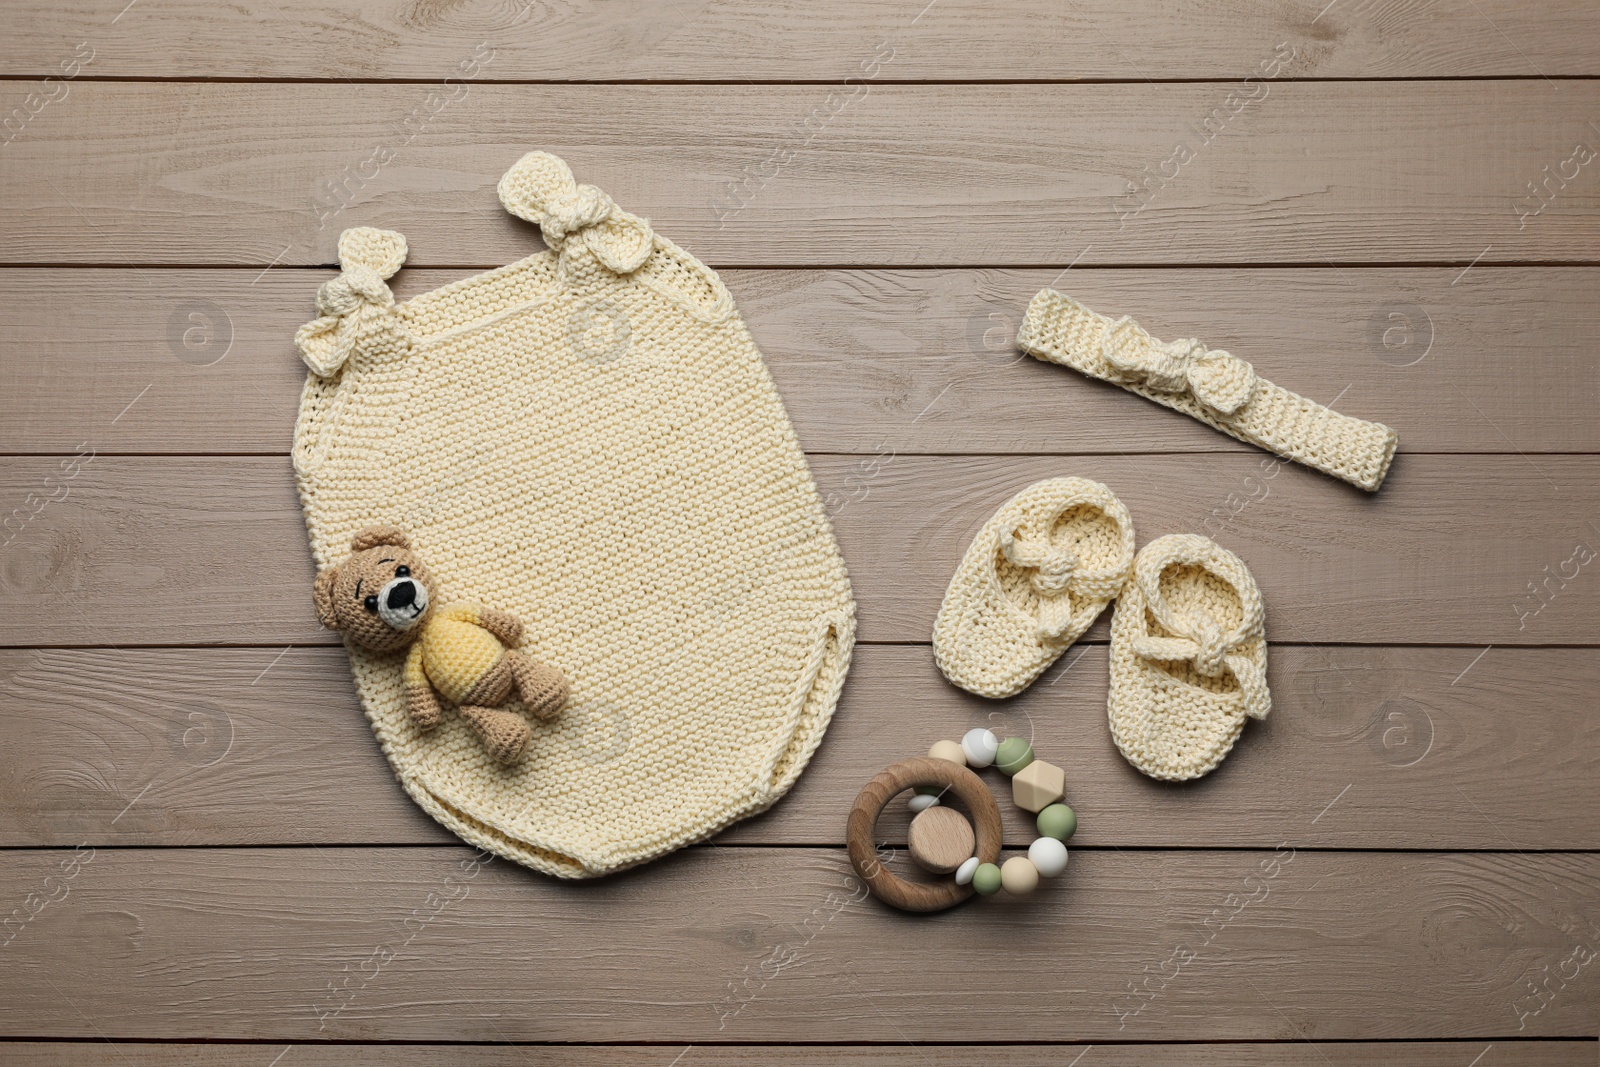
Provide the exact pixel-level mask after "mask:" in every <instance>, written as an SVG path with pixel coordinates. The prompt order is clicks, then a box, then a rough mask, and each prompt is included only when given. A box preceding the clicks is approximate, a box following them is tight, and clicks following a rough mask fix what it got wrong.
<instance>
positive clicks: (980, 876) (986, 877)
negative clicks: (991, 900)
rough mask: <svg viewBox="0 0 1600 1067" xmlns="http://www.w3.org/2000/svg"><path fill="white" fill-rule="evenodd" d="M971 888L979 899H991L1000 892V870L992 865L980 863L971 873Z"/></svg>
mask: <svg viewBox="0 0 1600 1067" xmlns="http://www.w3.org/2000/svg"><path fill="white" fill-rule="evenodd" d="M972 888H974V889H976V890H977V891H978V895H979V896H981V897H992V896H994V895H995V894H996V893H998V892H1000V868H999V867H996V866H995V865H994V864H992V863H980V864H978V869H977V870H975V871H973V872H972Z"/></svg>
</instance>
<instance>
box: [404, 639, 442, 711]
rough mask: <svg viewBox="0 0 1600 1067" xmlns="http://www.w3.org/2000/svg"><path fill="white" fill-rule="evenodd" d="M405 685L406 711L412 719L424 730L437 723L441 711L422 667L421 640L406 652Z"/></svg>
mask: <svg viewBox="0 0 1600 1067" xmlns="http://www.w3.org/2000/svg"><path fill="white" fill-rule="evenodd" d="M405 686H406V711H407V712H409V713H410V715H411V719H412V721H413V722H415V723H416V724H417V725H418V726H420V727H422V728H423V729H424V730H429V729H432V728H433V727H435V726H437V725H439V719H440V717H441V715H442V714H443V713H442V711H441V709H440V708H439V698H438V697H436V696H435V695H434V693H433V683H432V682H430V681H428V672H427V671H425V670H423V668H422V642H421V641H418V642H417V643H416V644H414V645H412V646H411V651H410V652H408V653H406V669H405Z"/></svg>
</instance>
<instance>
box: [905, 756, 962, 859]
mask: <svg viewBox="0 0 1600 1067" xmlns="http://www.w3.org/2000/svg"><path fill="white" fill-rule="evenodd" d="M935 758H936V759H937V758H938V757H935ZM973 843H974V838H973V835H972V824H971V823H969V822H967V818H966V816H964V815H962V814H961V813H960V812H959V811H956V810H955V809H954V808H946V807H938V808H929V809H928V810H927V811H925V812H923V813H922V814H920V815H918V816H917V817H916V818H915V819H912V820H911V832H910V834H909V836H908V837H907V838H906V848H907V849H908V850H909V851H910V852H911V859H912V860H913V861H914V862H915V863H916V865H917V866H919V867H921V868H922V869H923V870H927V871H932V872H933V873H935V874H949V873H950V872H951V871H953V870H955V869H956V868H957V867H960V866H961V864H962V863H963V862H965V861H966V859H967V858H968V857H969V856H971V855H972V846H973Z"/></svg>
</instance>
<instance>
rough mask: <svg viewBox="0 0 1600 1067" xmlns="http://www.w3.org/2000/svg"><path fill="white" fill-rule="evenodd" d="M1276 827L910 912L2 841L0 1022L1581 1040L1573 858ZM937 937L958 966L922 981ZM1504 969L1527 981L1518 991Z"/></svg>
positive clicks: (196, 1027) (383, 1030)
mask: <svg viewBox="0 0 1600 1067" xmlns="http://www.w3.org/2000/svg"><path fill="white" fill-rule="evenodd" d="M1286 837H1287V839H1288V844H1286V845H1285V846H1284V847H1283V848H1281V849H1279V850H1277V851H1275V852H1243V853H1237V852H1233V853H1228V852H1224V853H1217V852H1188V853H1181V854H1179V853H1164V852H1148V853H1134V852H1124V853H1120V854H1118V853H1111V852H1095V851H1088V850H1081V849H1080V850H1079V851H1078V853H1077V854H1076V855H1075V856H1074V857H1073V863H1072V865H1071V867H1069V868H1068V870H1067V873H1066V874H1065V875H1063V876H1062V878H1061V879H1059V880H1058V881H1057V883H1056V884H1055V885H1054V886H1052V892H1051V893H1049V894H1046V895H1042V896H1036V897H1032V898H1029V899H1027V900H1019V901H1004V900H999V901H995V900H990V901H984V902H982V906H972V907H965V908H961V909H959V910H957V911H952V912H947V913H944V914H942V915H934V916H908V915H901V914H899V913H895V912H892V911H891V910H890V909H887V908H885V907H883V906H881V905H879V904H877V903H876V902H872V901H869V900H861V899H855V900H854V901H853V899H852V898H860V897H862V895H863V893H862V889H861V886H860V883H859V882H858V881H857V880H856V879H855V877H854V875H853V873H852V872H851V871H850V869H849V866H848V863H847V861H846V859H845V857H844V854H843V851H842V850H837V849H822V850H816V849H811V850H791V849H764V850H759V851H751V850H742V849H741V850H738V851H737V852H726V851H723V852H719V851H717V850H714V849H690V850H686V851H683V852H679V853H677V854H676V855H674V856H671V857H669V858H666V859H664V860H662V861H660V862H658V863H655V864H652V865H650V866H649V867H646V868H641V869H638V870H635V871H630V872H627V873H625V874H621V875H618V876H616V877H614V878H608V879H605V880H603V881H600V882H596V883H587V884H572V883H558V882H557V881H555V880H552V879H547V878H542V877H540V876H538V875H533V874H530V873H529V872H527V871H526V870H523V869H520V868H514V867H511V866H509V865H507V864H504V863H502V862H493V863H489V864H487V865H481V866H475V865H474V864H473V862H472V856H473V853H472V852H471V851H470V850H469V849H467V848H465V847H440V848H414V849H400V850H396V849H347V848H335V847H324V848H321V849H316V850H299V849H296V850H291V851H283V850H259V849H235V850H229V851H226V852H221V851H216V850H189V849H162V850H156V851H145V850H139V849H131V850H114V849H101V850H98V851H96V852H95V853H94V854H93V855H92V856H87V854H80V855H79V859H78V864H77V867H76V868H75V869H76V876H75V877H66V875H65V873H64V871H63V867H62V859H63V854H62V853H60V852H56V851H46V852H26V851H25V852H15V853H11V854H8V856H7V857H6V859H7V862H6V864H5V865H4V867H3V868H0V899H6V900H16V901H21V900H24V899H26V897H27V895H28V894H29V893H53V894H57V895H58V896H60V899H58V900H57V901H56V902H54V903H52V904H50V905H49V906H47V907H45V908H44V909H43V910H42V911H40V912H38V913H37V914H36V915H35V916H34V917H33V919H32V921H31V922H28V923H26V924H23V925H22V926H21V927H20V929H18V930H17V931H16V932H15V935H14V938H13V940H12V942H11V943H10V944H9V945H8V946H7V947H6V950H5V951H6V967H5V968H4V970H3V971H0V1029H3V1030H4V1031H6V1032H8V1033H12V1034H25V1035H29V1036H33V1037H52V1036H81V1035H82V1034H83V1033H84V1030H85V1029H87V1028H89V1027H91V1026H92V1027H93V1028H94V1030H96V1031H98V1032H99V1033H100V1034H102V1035H104V1036H105V1037H107V1038H109V1039H111V1040H113V1041H117V1040H119V1039H123V1038H130V1039H131V1038H160V1039H163V1040H199V1039H206V1038H215V1037H228V1038H230V1039H247V1040H273V1041H281V1042H302V1041H317V1040H328V1039H339V1040H357V1041H362V1040H364V1041H371V1040H374V1039H379V1038H381V1039H383V1040H390V1041H402V1042H404V1041H416V1040H419V1039H423V1038H427V1039H430V1040H443V1041H491V1042H498V1041H529V1040H535V1041H592V1040H594V1039H595V1038H596V1037H597V1036H598V1035H600V1034H602V1033H603V1034H604V1035H605V1037H606V1039H607V1040H611V1041H618V1042H629V1041H651V1042H662V1043H674V1042H692V1043H695V1044H700V1043H705V1042H718V1043H721V1042H732V1041H790V1040H804V1041H873V1042H879V1041H881V1042H889V1043H899V1042H904V1041H905V1040H907V1038H908V1037H912V1035H914V1037H912V1040H917V1041H928V1042H940V1041H951V1040H959V1041H979V1042H989V1041H1041V1040H1042V1041H1050V1040H1058V1039H1060V1038H1061V1037H1062V1035H1072V1037H1073V1039H1075V1040H1081V1041H1092V1042H1100V1041H1106V1040H1117V1041H1128V1040H1169V1041H1170V1040H1175V1039H1183V1040H1194V1041H1215V1040H1219V1039H1223V1038H1227V1039H1231V1040H1257V1041H1259V1040H1284V1041H1291V1040H1295V1039H1297V1038H1307V1039H1311V1040H1319V1041H1320V1040H1338V1039H1343V1038H1358V1037H1359V1038H1364V1039H1368V1040H1370V1039H1373V1038H1429V1037H1452V1038H1455V1039H1463V1038H1481V1039H1484V1040H1485V1041H1493V1040H1495V1039H1497V1038H1501V1037H1506V1036H1516V1037H1530V1038H1541V1037H1542V1038H1548V1037H1558V1036H1565V1037H1584V1038H1589V1039H1591V1040H1592V1038H1593V1034H1594V1033H1595V1030H1596V1028H1597V1026H1600V1014H1597V1012H1600V998H1597V996H1596V993H1597V991H1600V968H1596V967H1593V966H1589V967H1586V968H1585V967H1581V966H1579V967H1578V968H1577V970H1576V971H1574V970H1573V966H1574V965H1572V964H1570V963H1569V964H1568V965H1567V966H1565V967H1563V963H1564V962H1568V961H1571V960H1573V959H1574V951H1575V948H1574V946H1578V951H1579V952H1580V953H1581V951H1582V950H1584V949H1587V951H1588V954H1589V956H1590V958H1592V957H1593V956H1594V952H1595V949H1594V945H1595V942H1596V941H1597V940H1600V924H1597V920H1600V914H1597V912H1596V903H1595V900H1594V895H1593V886H1594V884H1595V881H1596V879H1600V856H1595V855H1575V854H1566V853H1543V854H1537V855H1525V856H1514V855H1482V856H1479V855H1440V854H1433V853H1423V854H1405V855H1397V854H1392V853H1370V852H1369V853H1356V854H1329V853H1317V852H1307V851H1298V852H1295V851H1293V842H1294V835H1293V833H1292V832H1291V833H1289V834H1287V835H1286ZM902 862H904V861H902ZM62 878H65V881H61V880H60V879H62ZM47 879H50V881H47ZM63 890H64V896H62V895H60V894H61V892H62V891H63ZM1208 920H1209V921H1210V923H1211V925H1210V926H1209V927H1207V926H1206V923H1207V921H1208ZM953 940H959V942H960V944H961V946H962V951H961V959H962V965H961V966H959V967H952V966H941V965H935V963H936V961H943V960H945V959H947V957H946V955H945V954H944V952H943V951H942V950H941V949H940V948H939V947H938V946H939V945H941V944H949V943H950V942H951V941H953ZM1185 953H1193V956H1192V958H1188V962H1187V963H1186V964H1185V965H1184V966H1183V967H1182V968H1181V969H1180V970H1179V971H1178V973H1177V974H1176V975H1174V974H1173V968H1174V966H1175V964H1174V963H1173V962H1172V961H1174V960H1175V959H1184V958H1186V957H1185V955H1184V954H1185ZM1558 972H1561V973H1565V974H1566V975H1567V978H1566V979H1565V984H1562V981H1563V980H1562V979H1561V978H1559V977H1555V976H1556V975H1557V974H1558ZM1147 975H1158V976H1160V977H1162V978H1165V979H1166V980H1165V981H1164V983H1163V982H1157V983H1156V984H1155V985H1151V986H1147V988H1149V989H1151V990H1152V991H1156V992H1159V993H1160V997H1159V999H1154V1000H1149V999H1146V1000H1145V1001H1143V1008H1142V1009H1140V1008H1139V1005H1140V1003H1141V1001H1140V1000H1139V999H1138V998H1137V997H1135V996H1133V995H1132V994H1131V993H1130V992H1129V986H1130V985H1132V984H1134V983H1136V982H1143V981H1144V980H1145V978H1146V976H1147ZM978 976H981V986H982V990H983V995H981V996H978V995H974V993H973V989H974V984H975V979H977V978H978ZM46 979H49V981H46ZM1530 980H1531V982H1532V983H1534V988H1535V989H1540V987H1541V984H1542V983H1545V982H1548V983H1549V985H1548V987H1547V989H1546V990H1544V996H1543V997H1542V998H1540V997H1534V996H1533V995H1532V994H1531V993H1530V992H1529V991H1528V988H1527V983H1528V982H1529V981H1530ZM63 981H65V982H66V983H67V985H63V984H62V983H63ZM52 983H53V984H54V986H55V988H52ZM1002 1005H1003V1006H1004V1010H999V1006H1002ZM1535 1006H1537V1008H1538V1010H1535ZM1519 1027H1520V1029H1519ZM675 1054H676V1052H674V1053H673V1055H675ZM670 1059H671V1056H670V1055H669V1056H666V1057H663V1062H665V1061H667V1060H670Z"/></svg>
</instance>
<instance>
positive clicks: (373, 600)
mask: <svg viewBox="0 0 1600 1067" xmlns="http://www.w3.org/2000/svg"><path fill="white" fill-rule="evenodd" d="M361 606H362V607H364V608H366V609H367V610H368V611H370V612H372V614H374V615H376V614H377V613H378V597H377V595H376V594H374V595H372V596H369V597H367V599H365V600H363V601H362V602H361Z"/></svg>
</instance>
